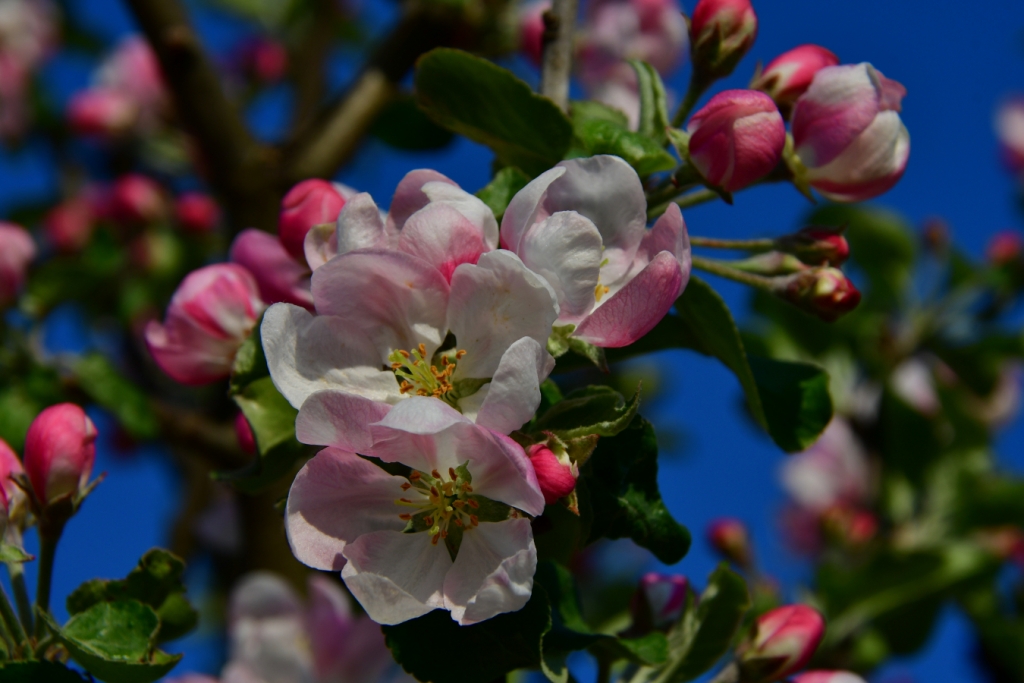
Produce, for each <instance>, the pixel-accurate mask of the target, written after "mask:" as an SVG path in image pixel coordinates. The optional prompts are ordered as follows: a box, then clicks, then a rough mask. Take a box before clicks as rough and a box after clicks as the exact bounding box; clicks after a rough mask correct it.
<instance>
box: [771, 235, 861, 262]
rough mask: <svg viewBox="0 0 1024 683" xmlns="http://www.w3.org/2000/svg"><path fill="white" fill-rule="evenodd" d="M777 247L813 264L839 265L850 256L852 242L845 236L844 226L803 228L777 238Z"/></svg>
mask: <svg viewBox="0 0 1024 683" xmlns="http://www.w3.org/2000/svg"><path fill="white" fill-rule="evenodd" d="M775 248H776V249H778V250H779V251H783V252H786V253H788V254H793V255H795V256H796V257H797V258H799V259H800V260H801V261H802V262H804V263H806V264H809V265H812V266H820V265H826V264H827V265H830V266H839V265H841V264H842V263H844V262H845V261H846V259H848V258H849V257H850V243H849V242H847V241H846V238H845V237H843V229H842V228H838V229H837V228H829V227H816V226H810V227H807V228H803V229H801V230H799V231H798V232H795V233H793V234H791V235H784V236H783V237H779V238H778V239H776V240H775Z"/></svg>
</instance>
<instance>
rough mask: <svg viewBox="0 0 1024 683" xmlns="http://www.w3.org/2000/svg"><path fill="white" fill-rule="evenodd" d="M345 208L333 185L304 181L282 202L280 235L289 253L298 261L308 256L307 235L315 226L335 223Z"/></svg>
mask: <svg viewBox="0 0 1024 683" xmlns="http://www.w3.org/2000/svg"><path fill="white" fill-rule="evenodd" d="M344 206H345V197H343V196H342V194H341V193H340V192H338V188H337V187H335V185H334V184H333V183H331V182H329V181H326V180H321V179H319V178H310V179H309V180H303V181H302V182H301V183H299V184H297V185H296V186H295V187H293V188H292V189H290V190H289V191H288V194H286V195H285V196H284V199H282V200H281V215H280V218H279V219H278V224H277V234H278V236H279V238H280V240H281V244H282V245H283V246H284V248H285V250H287V252H288V253H289V254H291V256H292V257H293V258H295V259H301V258H302V257H303V255H304V247H305V242H306V234H307V233H308V232H309V230H310V228H312V227H313V226H314V225H320V224H321V223H334V221H335V220H337V218H338V212H339V211H341V210H342V207H344Z"/></svg>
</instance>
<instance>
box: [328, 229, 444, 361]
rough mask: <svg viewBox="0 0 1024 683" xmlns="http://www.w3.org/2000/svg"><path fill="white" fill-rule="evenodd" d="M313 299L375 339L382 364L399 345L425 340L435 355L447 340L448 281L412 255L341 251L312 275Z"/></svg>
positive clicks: (428, 348) (354, 327) (417, 343)
mask: <svg viewBox="0 0 1024 683" xmlns="http://www.w3.org/2000/svg"><path fill="white" fill-rule="evenodd" d="M313 299H314V300H315V302H316V310H317V312H318V313H320V314H321V315H335V316H338V317H339V318H342V319H344V320H345V324H346V325H347V327H348V328H349V329H352V330H354V331H356V332H362V333H363V334H365V335H366V336H367V337H369V338H370V339H371V340H373V342H374V344H375V345H376V347H377V350H378V352H379V353H380V360H381V362H383V360H384V359H386V358H387V356H388V354H389V353H391V351H393V350H395V349H412V348H415V347H416V346H417V345H419V344H421V343H423V344H426V346H427V352H428V354H432V353H433V351H434V350H435V349H436V348H437V347H438V346H439V345H440V344H441V340H442V339H444V332H445V310H446V308H447V305H448V283H447V282H445V279H444V277H443V276H442V275H441V273H440V272H439V271H438V270H437V269H435V268H434V267H433V266H431V265H430V264H429V263H427V262H426V261H424V260H422V259H419V258H416V257H415V256H410V255H409V254H403V253H401V252H397V251H386V250H381V249H363V250H360V251H353V252H349V253H348V254H342V255H341V256H338V257H337V258H334V259H332V260H331V261H330V262H328V263H325V264H324V265H323V266H321V267H320V268H317V270H316V272H315V273H314V274H313Z"/></svg>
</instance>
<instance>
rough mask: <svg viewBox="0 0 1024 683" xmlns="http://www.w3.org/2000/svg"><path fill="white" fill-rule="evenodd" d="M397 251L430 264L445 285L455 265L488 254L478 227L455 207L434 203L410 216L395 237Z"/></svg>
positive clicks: (474, 260)
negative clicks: (396, 237)
mask: <svg viewBox="0 0 1024 683" xmlns="http://www.w3.org/2000/svg"><path fill="white" fill-rule="evenodd" d="M438 185H441V186H442V187H451V186H450V185H446V184H444V183H438ZM398 248H399V249H400V250H401V251H404V252H405V253H407V254H410V255H412V256H417V257H419V258H421V259H423V260H424V261H427V262H428V263H430V264H431V265H433V266H434V267H435V268H437V269H438V270H439V271H440V272H441V274H442V275H443V276H444V278H445V280H446V281H448V282H451V279H452V273H454V272H455V269H456V268H457V267H458V266H460V265H462V264H463V263H476V262H477V261H478V260H479V259H480V255H481V254H483V253H484V252H485V251H487V248H486V245H484V241H483V235H482V234H481V232H480V230H479V228H477V226H475V225H473V223H471V222H470V220H469V219H468V218H466V217H465V216H463V215H462V214H461V213H459V211H458V210H456V209H455V208H453V207H451V206H448V205H446V204H437V203H431V204H428V205H427V206H425V207H424V208H422V209H420V210H419V211H417V212H416V213H414V214H413V215H411V216H409V219H408V220H407V221H406V222H405V226H404V227H403V228H402V232H401V235H400V236H399V238H398Z"/></svg>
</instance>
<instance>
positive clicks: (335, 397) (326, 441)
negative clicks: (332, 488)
mask: <svg viewBox="0 0 1024 683" xmlns="http://www.w3.org/2000/svg"><path fill="white" fill-rule="evenodd" d="M390 409H391V406H390V405H388V404H386V403H381V402H379V401H371V400H370V399H368V398H364V397H362V396H355V395H353V394H346V393H343V392H340V391H330V390H328V391H318V392H316V393H315V394H311V395H310V396H309V398H307V399H306V400H305V402H303V404H302V408H300V409H299V415H298V417H296V418H295V438H297V439H298V440H299V441H300V442H302V443H308V444H312V445H314V446H334V447H335V448H340V449H342V450H346V451H351V452H353V453H368V452H369V451H370V449H371V448H372V447H373V438H372V437H371V436H370V425H371V424H373V423H374V422H377V421H379V420H381V419H383V417H384V416H385V415H387V414H388V411H389V410H390Z"/></svg>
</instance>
